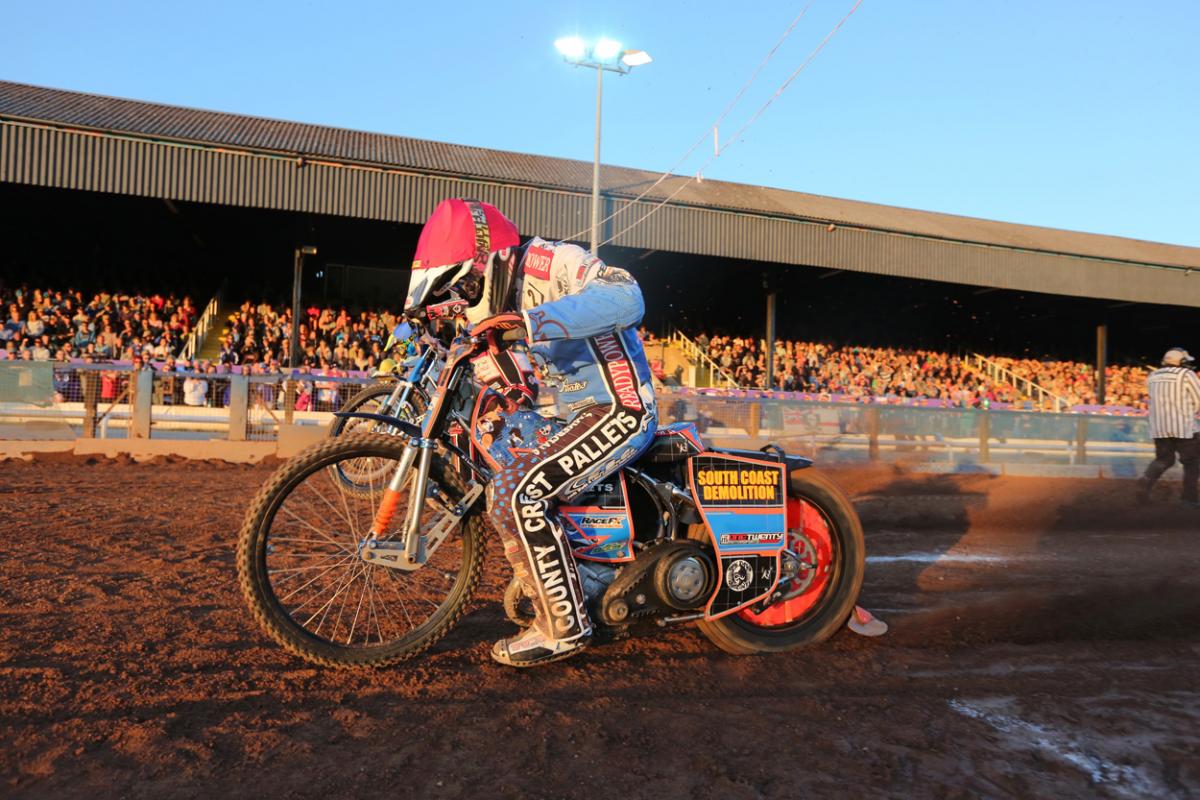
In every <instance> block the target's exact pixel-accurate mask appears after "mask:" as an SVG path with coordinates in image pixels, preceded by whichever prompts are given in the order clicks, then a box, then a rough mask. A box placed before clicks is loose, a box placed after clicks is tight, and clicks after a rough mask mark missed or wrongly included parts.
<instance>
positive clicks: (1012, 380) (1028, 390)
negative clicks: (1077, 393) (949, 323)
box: [967, 353, 1071, 411]
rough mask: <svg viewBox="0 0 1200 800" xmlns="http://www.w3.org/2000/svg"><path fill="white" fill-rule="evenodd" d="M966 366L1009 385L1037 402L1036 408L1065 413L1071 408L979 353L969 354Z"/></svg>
mask: <svg viewBox="0 0 1200 800" xmlns="http://www.w3.org/2000/svg"><path fill="white" fill-rule="evenodd" d="M967 364H968V366H970V367H971V369H973V370H975V371H976V372H980V373H982V374H983V375H985V376H987V377H988V378H991V379H992V380H993V381H995V382H996V383H1007V384H1009V385H1010V386H1012V387H1014V388H1015V389H1017V391H1019V392H1021V393H1023V394H1024V395H1025V396H1026V397H1028V398H1030V399H1031V400H1035V401H1037V404H1038V406H1040V407H1041V408H1046V409H1051V410H1053V411H1065V410H1066V409H1068V408H1070V407H1071V404H1070V403H1069V402H1068V401H1067V399H1066V398H1064V397H1062V396H1060V395H1057V394H1055V393H1054V392H1051V391H1049V390H1047V389H1044V388H1042V387H1041V386H1039V385H1038V384H1036V383H1034V382H1033V381H1031V380H1029V379H1028V378H1023V377H1021V376H1020V375H1018V374H1017V373H1015V372H1013V371H1012V370H1011V369H1008V368H1007V367H1002V366H1000V365H999V364H997V363H996V362H995V361H992V360H991V359H990V358H988V357H987V356H982V355H980V354H979V353H969V354H968V355H967Z"/></svg>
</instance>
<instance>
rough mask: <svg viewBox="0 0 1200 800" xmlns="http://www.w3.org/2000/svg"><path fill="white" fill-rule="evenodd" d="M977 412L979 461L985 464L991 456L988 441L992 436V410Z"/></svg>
mask: <svg viewBox="0 0 1200 800" xmlns="http://www.w3.org/2000/svg"><path fill="white" fill-rule="evenodd" d="M976 413H978V414H979V463H981V464H986V463H987V462H988V460H989V459H990V458H991V456H992V452H991V448H990V447H989V445H988V443H989V441H990V440H991V438H992V412H990V411H978V412H976Z"/></svg>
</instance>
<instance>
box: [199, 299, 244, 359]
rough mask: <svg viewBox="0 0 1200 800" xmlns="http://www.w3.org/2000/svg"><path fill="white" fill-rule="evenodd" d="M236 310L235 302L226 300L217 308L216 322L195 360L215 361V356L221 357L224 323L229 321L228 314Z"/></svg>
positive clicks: (225, 328) (225, 329)
mask: <svg viewBox="0 0 1200 800" xmlns="http://www.w3.org/2000/svg"><path fill="white" fill-rule="evenodd" d="M237 308H238V305H237V303H236V302H230V301H228V300H227V301H225V302H223V303H221V305H220V306H218V307H217V321H216V322H215V323H214V324H213V326H212V328H210V329H209V331H208V336H206V337H204V342H203V343H202V344H201V345H200V349H199V351H198V352H197V353H196V358H197V359H200V360H205V359H207V360H208V361H216V360H217V356H219V355H221V339H223V338H224V336H225V332H226V331H227V330H228V328H227V326H226V321H227V320H228V319H229V315H230V314H232V313H233V312H235V311H237Z"/></svg>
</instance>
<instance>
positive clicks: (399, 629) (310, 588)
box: [237, 433, 487, 667]
mask: <svg viewBox="0 0 1200 800" xmlns="http://www.w3.org/2000/svg"><path fill="white" fill-rule="evenodd" d="M406 446H407V442H406V441H405V439H404V438H403V437H398V436H388V435H383V434H376V433H349V434H345V435H343V436H339V437H338V438H336V439H330V440H327V441H325V442H322V443H320V444H317V445H314V446H313V447H311V448H309V449H308V450H305V451H304V452H302V453H301V454H299V455H298V456H296V457H295V458H293V459H292V460H290V461H288V462H287V463H286V464H284V465H283V467H281V468H280V469H279V470H278V471H277V472H276V473H275V474H274V475H272V476H271V478H270V480H268V481H267V483H266V484H265V485H264V486H263V488H262V489H261V490H260V491H259V493H258V496H257V497H256V498H255V499H254V502H253V504H252V505H251V507H250V509H249V510H248V511H247V512H246V518H245V521H244V522H243V524H242V530H241V532H240V534H239V537H238V551H237V567H238V579H239V583H240V584H241V589H242V594H243V595H244V596H245V598H246V603H247V604H248V605H249V607H250V610H251V612H252V613H253V614H254V616H255V617H256V618H257V620H258V622H259V623H260V624H261V625H262V627H263V629H264V630H265V631H266V632H267V634H269V635H270V636H271V638H273V639H274V640H275V641H276V642H278V643H279V644H280V645H282V646H283V647H284V648H286V649H287V650H288V651H290V652H292V653H294V654H296V655H298V656H300V657H302V658H304V659H307V660H308V661H313V662H316V663H318V664H324V665H326V666H333V667H365V666H375V667H378V666H384V665H387V664H391V663H394V662H396V661H401V660H403V659H407V658H411V657H413V656H415V655H417V654H418V653H421V652H422V651H424V650H426V649H427V648H429V647H430V646H432V645H433V644H434V643H435V642H437V641H438V640H439V639H441V638H442V637H443V636H445V635H446V633H447V632H449V631H450V629H451V628H452V627H453V626H454V624H455V623H456V622H457V621H458V620H459V618H460V617H461V616H462V614H463V612H464V611H465V610H466V607H467V604H468V603H469V602H470V600H471V597H472V595H473V594H474V592H475V588H476V586H477V585H478V583H479V575H480V571H481V567H482V564H483V553H484V549H485V547H484V540H483V539H484V534H485V531H486V530H487V528H486V526H485V524H484V522H483V519H482V516H481V514H480V509H479V506H478V504H477V505H476V506H475V507H474V508H472V509H471V510H469V511H468V512H467V514H466V516H465V517H464V518H463V519H462V521H461V522H460V523H459V525H458V529H457V530H456V531H453V532H452V533H451V534H450V536H449V537H448V538H446V539H445V540H444V541H443V542H442V545H441V547H439V548H438V549H437V550H436V551H435V552H434V553H433V555H432V556H431V557H430V558H429V561H428V562H427V563H426V564H424V565H423V566H421V567H420V568H418V569H415V570H412V571H403V570H397V569H391V568H388V567H384V566H379V565H378V564H377V563H373V562H366V561H363V560H361V559H360V558H359V556H358V553H359V548H360V546H361V545H362V543H363V541H364V538H365V537H366V536H367V534H368V532H369V531H370V529H371V525H372V521H373V519H374V518H375V514H376V511H377V509H378V508H379V505H380V501H381V499H382V497H383V490H384V488H385V487H386V486H387V483H388V481H389V480H390V479H391V476H392V474H393V472H394V471H395V467H396V464H397V462H398V461H399V459H400V457H401V456H402V455H403V453H404V449H405V447H406ZM347 462H353V463H355V464H358V465H363V464H369V465H371V469H369V470H365V471H364V472H365V473H366V474H370V475H371V476H373V477H371V478H370V479H369V480H367V481H366V482H365V483H363V484H361V485H358V486H355V487H354V488H349V487H347V486H346V485H345V482H344V481H343V480H341V479H340V478H339V471H340V468H341V466H342V465H344V464H346V463H347ZM414 472H415V471H414ZM434 472H435V474H436V475H437V476H438V477H437V479H438V482H439V483H440V484H441V487H440V488H441V489H442V490H443V492H444V493H445V495H446V496H447V497H448V499H449V500H450V501H451V502H455V501H458V500H459V499H461V498H462V496H463V487H462V485H461V483H459V482H458V479H457V477H456V473H455V472H454V471H453V470H450V469H443V468H439V469H436V470H434ZM411 483H412V480H411V478H410V480H409V485H408V487H405V488H404V489H402V490H401V493H400V500H399V504H398V507H397V509H396V513H395V515H394V518H393V519H394V521H393V522H392V524H391V525H390V526H389V529H388V530H387V531H385V532H383V533H382V534H381V535H380V536H379V540H380V541H384V542H386V541H396V540H398V539H400V538H401V537H402V535H403V534H402V532H401V530H400V529H401V528H402V527H403V525H404V520H405V518H406V517H407V509H408V505H409V502H410V500H411V498H410V492H409V487H411ZM424 509H425V510H424V511H423V513H422V517H421V524H422V527H423V528H429V527H431V526H432V525H434V524H436V520H437V519H438V518H439V517H440V515H441V514H443V513H446V512H445V509H444V508H442V507H441V505H440V503H438V502H437V501H435V500H433V499H432V498H429V499H426V500H425V506H424Z"/></svg>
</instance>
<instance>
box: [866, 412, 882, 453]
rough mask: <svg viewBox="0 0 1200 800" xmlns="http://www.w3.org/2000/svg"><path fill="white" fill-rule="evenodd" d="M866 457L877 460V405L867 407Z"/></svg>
mask: <svg viewBox="0 0 1200 800" xmlns="http://www.w3.org/2000/svg"><path fill="white" fill-rule="evenodd" d="M867 457H868V458H869V459H871V460H872V461H878V460H879V407H878V406H870V407H868V408H867Z"/></svg>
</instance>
